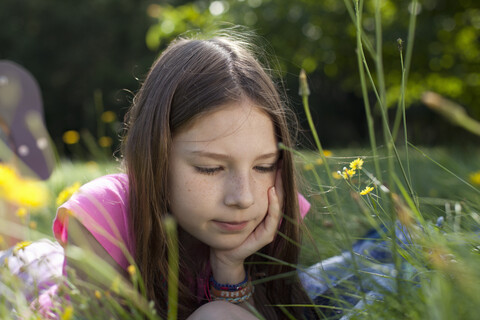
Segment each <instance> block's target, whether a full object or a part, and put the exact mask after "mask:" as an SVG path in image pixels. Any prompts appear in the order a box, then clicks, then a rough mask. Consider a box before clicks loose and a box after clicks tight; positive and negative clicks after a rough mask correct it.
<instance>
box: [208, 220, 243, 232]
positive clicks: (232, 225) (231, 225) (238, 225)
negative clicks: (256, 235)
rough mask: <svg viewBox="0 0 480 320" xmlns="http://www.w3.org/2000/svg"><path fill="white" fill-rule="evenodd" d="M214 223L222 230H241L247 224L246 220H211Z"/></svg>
mask: <svg viewBox="0 0 480 320" xmlns="http://www.w3.org/2000/svg"><path fill="white" fill-rule="evenodd" d="M213 222H214V223H215V225H216V226H217V227H219V228H220V229H222V230H224V231H230V232H232V231H242V230H243V229H245V227H246V226H247V224H248V221H238V222H236V221H228V222H227V221H218V220H213Z"/></svg>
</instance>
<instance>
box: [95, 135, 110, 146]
mask: <svg viewBox="0 0 480 320" xmlns="http://www.w3.org/2000/svg"><path fill="white" fill-rule="evenodd" d="M112 143H113V140H112V138H110V137H105V136H104V137H100V139H98V144H99V145H100V147H104V148H106V147H110V146H111V145H112Z"/></svg>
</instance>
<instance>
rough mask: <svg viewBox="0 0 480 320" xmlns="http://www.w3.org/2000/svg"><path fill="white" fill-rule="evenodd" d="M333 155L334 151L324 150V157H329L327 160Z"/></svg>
mask: <svg viewBox="0 0 480 320" xmlns="http://www.w3.org/2000/svg"><path fill="white" fill-rule="evenodd" d="M332 154H333V153H332V151H330V150H323V155H324V156H325V157H327V158H328V157H331V156H332Z"/></svg>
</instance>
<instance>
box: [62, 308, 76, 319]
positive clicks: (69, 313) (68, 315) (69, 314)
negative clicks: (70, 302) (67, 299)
mask: <svg viewBox="0 0 480 320" xmlns="http://www.w3.org/2000/svg"><path fill="white" fill-rule="evenodd" d="M72 317H73V307H72V306H67V307H66V308H65V310H64V311H63V314H62V316H61V317H60V320H70V319H72Z"/></svg>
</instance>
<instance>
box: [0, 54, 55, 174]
mask: <svg viewBox="0 0 480 320" xmlns="http://www.w3.org/2000/svg"><path fill="white" fill-rule="evenodd" d="M0 140H1V141H0V150H2V152H0V161H4V162H10V163H13V164H14V165H15V166H17V167H18V169H19V170H20V172H21V173H22V174H23V175H28V176H34V177H36V178H41V179H47V178H48V177H49V176H50V174H51V173H52V171H53V166H54V156H53V150H52V146H51V142H50V141H51V140H50V137H49V135H48V132H47V130H46V128H45V120H44V118H43V104H42V97H41V94H40V89H39V86H38V84H37V82H36V81H35V79H34V78H33V76H32V75H31V74H30V73H29V72H28V71H27V70H25V69H24V68H22V67H21V66H19V65H18V64H16V63H13V62H11V61H6V60H0ZM2 142H3V143H2Z"/></svg>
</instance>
